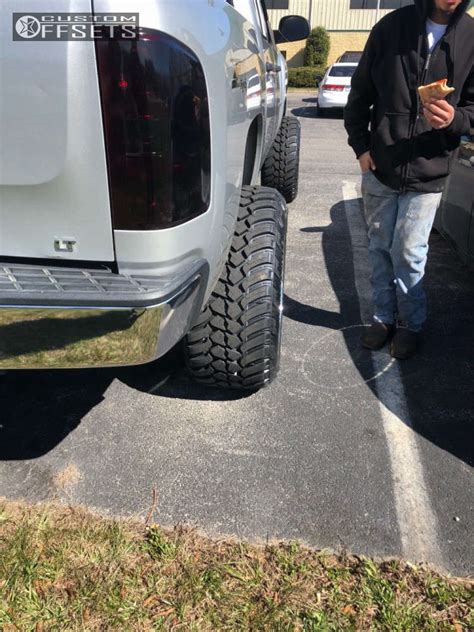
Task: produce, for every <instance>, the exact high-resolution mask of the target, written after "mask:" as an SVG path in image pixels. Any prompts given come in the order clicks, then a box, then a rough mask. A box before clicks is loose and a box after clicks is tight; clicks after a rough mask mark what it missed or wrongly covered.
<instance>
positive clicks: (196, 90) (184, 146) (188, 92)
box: [96, 29, 211, 230]
mask: <svg viewBox="0 0 474 632" xmlns="http://www.w3.org/2000/svg"><path fill="white" fill-rule="evenodd" d="M96 49H97V59H98V68H99V81H100V89H101V95H102V109H103V116H104V127H105V141H106V150H107V159H108V169H109V181H110V193H111V204H112V215H113V224H114V228H116V229H120V230H154V229H159V228H168V227H171V226H175V225H177V224H181V223H183V222H186V221H188V220H190V219H191V218H193V217H196V216H197V215H200V214H202V213H204V212H205V211H206V210H207V209H208V208H209V201H210V172H211V142H210V128H209V107H208V98H207V89H206V82H205V78H204V72H203V69H202V66H201V64H200V63H199V60H198V59H197V57H196V56H195V55H194V53H193V52H192V51H191V50H190V49H189V48H187V47H186V46H184V45H183V44H181V43H180V42H178V41H177V40H175V39H174V38H172V37H170V36H169V35H166V34H164V33H157V32H156V31H150V30H147V29H141V30H140V39H139V40H108V41H107V40H105V39H101V40H96ZM176 165H179V168H178V169H176Z"/></svg>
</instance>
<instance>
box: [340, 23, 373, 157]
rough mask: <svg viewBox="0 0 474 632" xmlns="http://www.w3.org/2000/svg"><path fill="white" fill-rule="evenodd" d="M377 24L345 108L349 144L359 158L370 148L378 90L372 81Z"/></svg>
mask: <svg viewBox="0 0 474 632" xmlns="http://www.w3.org/2000/svg"><path fill="white" fill-rule="evenodd" d="M377 37H378V28H377V26H376V27H374V28H373V29H372V32H371V34H370V36H369V39H368V41H367V44H366V46H365V49H364V52H363V54H362V58H361V60H360V62H359V65H358V66H357V68H356V71H355V73H354V76H353V77H352V81H351V91H350V93H349V98H348V102H347V106H346V107H345V109H344V125H345V128H346V130H347V134H348V136H349V138H348V142H349V145H350V146H351V147H352V149H353V150H354V152H355V155H356V156H357V158H361V157H362V156H363V155H364V154H366V153H367V152H368V151H369V150H370V132H369V124H370V108H371V106H372V105H373V104H374V102H375V97H376V90H375V86H374V84H373V81H372V75H371V68H372V63H373V60H374V58H375V53H376V41H377Z"/></svg>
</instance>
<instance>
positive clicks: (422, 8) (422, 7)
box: [414, 0, 470, 22]
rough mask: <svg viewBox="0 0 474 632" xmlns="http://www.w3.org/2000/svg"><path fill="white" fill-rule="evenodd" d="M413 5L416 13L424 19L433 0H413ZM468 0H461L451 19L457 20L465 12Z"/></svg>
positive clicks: (429, 10)
mask: <svg viewBox="0 0 474 632" xmlns="http://www.w3.org/2000/svg"><path fill="white" fill-rule="evenodd" d="M414 3H415V6H416V8H417V9H418V13H419V14H420V16H421V17H422V18H423V20H426V18H427V17H428V16H429V14H430V12H431V7H432V6H433V0H414ZM469 4H470V0H463V2H462V3H461V4H460V5H459V7H458V8H457V9H456V11H455V12H454V15H453V17H452V20H453V21H456V22H457V21H458V20H459V18H460V17H461V15H462V14H463V13H465V12H466V11H467V10H468V8H469Z"/></svg>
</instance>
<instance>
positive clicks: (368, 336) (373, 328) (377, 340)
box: [361, 322, 395, 351]
mask: <svg viewBox="0 0 474 632" xmlns="http://www.w3.org/2000/svg"><path fill="white" fill-rule="evenodd" d="M394 330H395V327H394V325H386V324H385V323H378V322H376V323H372V325H370V327H369V328H368V329H367V330H366V331H365V332H364V334H363V335H362V338H361V343H362V346H363V347H364V348H365V349H370V350H371V351H377V350H378V349H381V348H382V347H383V346H384V345H385V343H386V342H387V341H388V339H389V338H390V337H391V335H392V334H393V332H394Z"/></svg>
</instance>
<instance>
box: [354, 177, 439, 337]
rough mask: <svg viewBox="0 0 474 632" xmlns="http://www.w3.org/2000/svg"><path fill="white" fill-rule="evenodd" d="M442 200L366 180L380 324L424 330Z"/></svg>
mask: <svg viewBox="0 0 474 632" xmlns="http://www.w3.org/2000/svg"><path fill="white" fill-rule="evenodd" d="M441 195H442V194H441V193H413V192H408V193H399V192H398V191H394V190H393V189H390V188H389V187H387V186H385V185H384V184H382V183H381V182H379V180H378V179H377V178H376V177H375V175H374V174H373V173H372V172H371V171H369V172H368V173H364V174H363V175H362V197H363V200H364V209H365V219H366V221H367V226H368V237H369V257H370V263H371V266H372V278H371V281H372V288H373V303H374V320H375V321H378V322H383V323H387V324H394V323H396V322H397V321H398V322H399V323H401V324H403V325H404V326H406V327H408V328H409V329H412V330H413V331H419V330H420V329H421V328H422V326H423V323H424V322H425V320H426V295H425V292H424V289H423V276H424V273H425V266H426V259H427V256H428V239H429V236H430V232H431V228H432V227H433V222H434V218H435V215H436V211H437V209H438V206H439V203H440V201H441Z"/></svg>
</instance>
